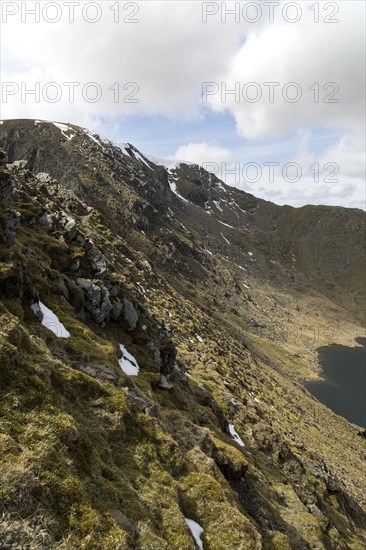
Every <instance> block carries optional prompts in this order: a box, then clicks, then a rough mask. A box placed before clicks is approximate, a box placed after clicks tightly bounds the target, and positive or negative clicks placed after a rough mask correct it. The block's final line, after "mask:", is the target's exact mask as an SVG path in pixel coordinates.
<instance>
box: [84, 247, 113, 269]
mask: <svg viewBox="0 0 366 550" xmlns="http://www.w3.org/2000/svg"><path fill="white" fill-rule="evenodd" d="M86 250H87V258H88V261H89V264H90V267H91V269H92V272H93V274H94V275H96V276H98V277H103V276H105V275H106V274H107V272H108V267H107V261H106V259H105V257H104V256H103V254H102V253H101V251H100V250H98V249H97V248H95V246H94V244H93V242H92V241H87V242H86Z"/></svg>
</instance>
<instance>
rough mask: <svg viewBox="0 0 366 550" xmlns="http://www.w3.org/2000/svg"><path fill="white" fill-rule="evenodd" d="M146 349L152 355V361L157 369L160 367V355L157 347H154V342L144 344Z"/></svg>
mask: <svg viewBox="0 0 366 550" xmlns="http://www.w3.org/2000/svg"><path fill="white" fill-rule="evenodd" d="M146 346H147V348H148V349H149V350H150V351H151V352H152V353H153V357H154V361H155V363H156V364H157V366H158V367H160V366H161V355H160V350H159V348H158V347H157V346H155V344H154V342H148V343H147V344H146Z"/></svg>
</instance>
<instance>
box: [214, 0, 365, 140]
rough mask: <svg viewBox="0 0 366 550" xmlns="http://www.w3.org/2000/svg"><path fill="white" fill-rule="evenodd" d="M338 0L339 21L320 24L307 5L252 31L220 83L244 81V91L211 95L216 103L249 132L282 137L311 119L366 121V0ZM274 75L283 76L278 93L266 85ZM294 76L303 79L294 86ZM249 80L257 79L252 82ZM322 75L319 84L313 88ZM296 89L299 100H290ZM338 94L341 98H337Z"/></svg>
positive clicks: (346, 123)
mask: <svg viewBox="0 0 366 550" xmlns="http://www.w3.org/2000/svg"><path fill="white" fill-rule="evenodd" d="M306 5H307V4H306ZM320 5H321V3H320ZM337 5H339V6H340V12H339V14H338V18H339V23H334V24H326V23H318V24H315V23H314V21H313V17H314V14H313V13H312V11H310V10H305V9H303V14H304V16H303V18H302V19H301V20H300V21H299V22H297V23H295V24H289V23H287V22H285V21H283V20H278V22H276V23H274V24H267V25H265V26H263V27H261V28H259V29H254V30H253V31H252V32H251V33H250V34H249V36H248V39H247V41H246V42H245V43H244V44H243V46H242V47H241V48H240V50H239V51H238V52H237V54H236V55H235V57H234V59H233V60H232V62H231V63H230V64H228V69H227V71H226V72H224V73H223V74H222V75H221V76H222V78H221V81H220V91H221V90H223V91H224V92H225V85H226V86H227V88H228V89H230V90H232V89H235V86H237V89H238V90H239V97H236V96H235V95H233V94H227V95H225V93H224V95H223V96H222V94H220V93H213V94H212V95H211V96H209V97H208V102H209V104H210V105H211V107H212V108H213V109H215V110H217V111H225V110H229V111H230V112H231V113H232V114H233V116H234V117H235V120H236V124H237V130H238V132H239V134H240V135H241V136H243V137H246V138H248V139H258V138H268V137H274V138H276V137H278V136H280V135H284V134H286V133H288V132H290V131H294V130H296V129H297V128H299V127H300V128H301V127H309V126H310V125H316V126H325V127H337V128H352V129H358V130H359V129H361V128H363V127H364V113H365V91H364V90H365V71H364V69H363V67H364V65H365V50H364V36H365V30H364V21H365V4H364V3H363V2H357V1H356V2H355V1H352V0H351V1H347V2H346V1H343V2H340V3H339V2H338V3H337ZM271 82H272V83H278V86H277V85H276V86H274V87H273V99H272V98H270V86H269V85H268V84H267V85H265V83H271ZM291 82H292V83H296V87H295V86H294V85H291V86H287V85H288V84H289V83H291ZM332 82H333V83H335V84H334V85H333V84H327V83H332ZM236 83H237V84H236ZM249 83H256V86H249V87H246V85H247V84H249ZM314 83H319V88H318V85H316V86H315V87H313V89H312V90H310V89H309V87H312V86H313V84H314ZM238 85H239V86H238ZM324 86H327V88H326V89H325V90H324V89H323V87H324ZM337 87H339V91H338V90H337ZM318 92H319V100H318V98H317V93H318ZM257 94H258V95H257ZM283 96H284V97H285V98H286V99H284V97H283ZM295 97H299V98H300V99H299V101H297V102H295V103H292V102H291V101H289V100H292V99H294V98H295ZM257 98H258V101H257V102H251V101H250V100H254V99H257ZM317 100H318V101H317ZM333 100H338V103H330V102H329V101H333Z"/></svg>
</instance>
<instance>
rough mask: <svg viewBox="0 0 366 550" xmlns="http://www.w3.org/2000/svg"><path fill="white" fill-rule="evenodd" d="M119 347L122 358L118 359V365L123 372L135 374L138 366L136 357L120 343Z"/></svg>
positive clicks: (138, 368)
mask: <svg viewBox="0 0 366 550" xmlns="http://www.w3.org/2000/svg"><path fill="white" fill-rule="evenodd" d="M119 349H120V350H121V352H122V358H121V359H119V361H118V363H119V366H120V367H121V369H122V370H123V372H124V373H125V374H128V375H129V376H137V375H138V373H139V370H140V367H139V366H138V363H137V361H136V359H135V358H134V356H133V355H131V353H130V352H129V351H127V350H126V348H125V347H124V346H123V345H122V344H120V345H119Z"/></svg>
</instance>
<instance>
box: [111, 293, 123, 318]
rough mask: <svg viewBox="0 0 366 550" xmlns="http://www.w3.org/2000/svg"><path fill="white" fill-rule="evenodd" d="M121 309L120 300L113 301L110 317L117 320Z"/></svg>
mask: <svg viewBox="0 0 366 550" xmlns="http://www.w3.org/2000/svg"><path fill="white" fill-rule="evenodd" d="M109 295H110V293H109ZM122 309H123V305H122V303H121V302H120V300H117V301H116V302H114V303H113V304H112V313H111V316H112V319H114V320H115V321H117V319H118V318H119V317H120V315H121V313H122Z"/></svg>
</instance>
